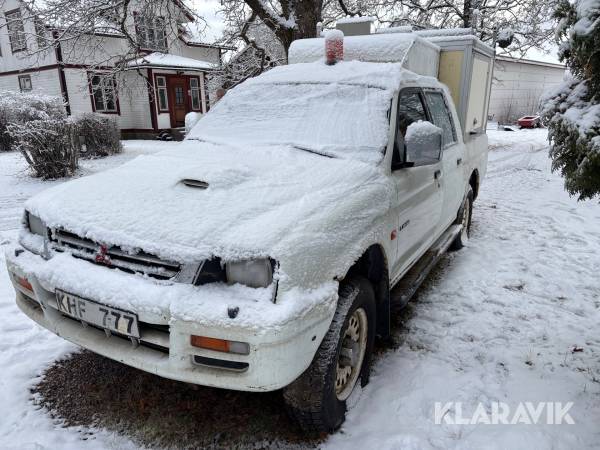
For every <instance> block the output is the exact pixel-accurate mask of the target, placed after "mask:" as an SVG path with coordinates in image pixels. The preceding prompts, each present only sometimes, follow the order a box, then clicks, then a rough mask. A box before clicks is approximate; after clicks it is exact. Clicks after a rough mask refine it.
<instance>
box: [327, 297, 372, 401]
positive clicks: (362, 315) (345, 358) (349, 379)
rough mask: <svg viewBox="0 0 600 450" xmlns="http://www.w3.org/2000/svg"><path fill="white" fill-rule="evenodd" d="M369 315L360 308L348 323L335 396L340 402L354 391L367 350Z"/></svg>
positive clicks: (339, 357) (338, 361) (339, 362)
mask: <svg viewBox="0 0 600 450" xmlns="http://www.w3.org/2000/svg"><path fill="white" fill-rule="evenodd" d="M367 331H368V321H367V313H366V312H365V310H364V309H363V308H358V309H356V311H354V313H352V316H350V320H349V321H348V326H347V328H346V330H345V332H344V336H343V338H342V348H341V350H340V353H339V355H338V360H337V367H336V378H335V394H336V396H337V398H338V400H340V401H344V400H346V399H347V398H348V397H350V394H351V393H352V391H353V390H354V386H355V385H356V382H357V381H358V378H359V376H360V370H361V368H362V363H363V360H364V358H365V353H366V349H367Z"/></svg>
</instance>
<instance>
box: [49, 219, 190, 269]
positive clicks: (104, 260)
mask: <svg viewBox="0 0 600 450" xmlns="http://www.w3.org/2000/svg"><path fill="white" fill-rule="evenodd" d="M50 242H51V245H52V248H53V249H54V250H55V251H58V252H64V251H68V252H70V253H71V254H72V255H73V256H74V257H76V258H81V259H85V260H86V261H90V262H92V263H94V264H98V265H103V266H107V267H110V268H114V269H120V270H123V271H125V272H128V273H140V274H143V275H147V276H149V277H152V278H157V279H159V280H169V279H171V278H173V277H175V275H177V274H178V273H179V271H180V269H181V265H180V264H179V263H176V262H172V261H165V260H164V259H161V258H159V257H157V256H154V255H151V254H149V253H146V252H144V251H139V252H137V253H135V254H129V253H127V252H125V251H123V250H122V249H121V248H120V247H116V246H113V247H107V248H106V249H105V252H104V253H102V255H101V258H98V256H99V251H100V249H101V244H99V243H97V242H94V241H92V240H91V239H86V238H82V237H79V236H77V235H76V234H74V233H71V232H68V231H66V230H54V232H53V233H51V238H50Z"/></svg>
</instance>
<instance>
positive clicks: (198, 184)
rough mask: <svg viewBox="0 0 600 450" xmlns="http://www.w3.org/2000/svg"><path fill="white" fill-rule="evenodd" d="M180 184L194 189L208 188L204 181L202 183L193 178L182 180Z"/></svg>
mask: <svg viewBox="0 0 600 450" xmlns="http://www.w3.org/2000/svg"><path fill="white" fill-rule="evenodd" d="M181 182H182V183H183V184H184V185H186V186H188V187H191V188H195V189H207V188H208V183H207V182H206V181H202V180H195V179H193V178H185V179H183V180H181Z"/></svg>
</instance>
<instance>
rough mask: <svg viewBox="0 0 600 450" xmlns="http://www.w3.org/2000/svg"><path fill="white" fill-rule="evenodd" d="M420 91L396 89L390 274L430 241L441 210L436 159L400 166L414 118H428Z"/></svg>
mask: <svg viewBox="0 0 600 450" xmlns="http://www.w3.org/2000/svg"><path fill="white" fill-rule="evenodd" d="M424 100H425V99H424V97H423V93H422V92H421V90H420V89H416V88H408V89H404V90H402V91H401V92H400V97H399V99H398V111H397V117H396V139H395V141H396V145H395V148H394V155H393V158H392V159H393V161H392V178H393V180H394V184H395V185H396V192H397V201H396V205H395V214H396V215H397V217H398V230H397V233H396V242H397V243H396V245H397V253H396V255H397V256H396V260H395V264H394V268H393V270H392V277H395V276H398V275H400V274H401V273H403V272H404V270H405V269H406V268H408V266H410V265H411V264H412V263H413V262H414V261H415V260H416V259H418V258H419V257H420V256H421V255H422V254H423V253H424V252H425V251H426V250H427V249H428V248H429V246H430V245H431V244H432V243H433V240H434V239H435V238H436V232H437V230H438V229H439V221H440V215H441V210H442V190H441V184H440V183H441V176H442V163H441V161H440V160H439V158H438V159H431V158H427V157H425V156H426V155H424V157H423V158H418V157H417V158H416V160H415V161H414V166H411V167H406V166H404V167H403V166H402V158H403V154H401V153H402V152H403V147H404V144H403V142H404V135H405V133H406V129H407V128H408V126H409V125H410V124H411V123H413V122H416V121H418V120H423V121H426V120H429V116H428V113H427V109H426V107H425V101H424Z"/></svg>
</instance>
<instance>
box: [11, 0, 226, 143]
mask: <svg viewBox="0 0 600 450" xmlns="http://www.w3.org/2000/svg"><path fill="white" fill-rule="evenodd" d="M173 2H174V5H175V7H174V8H171V9H170V13H169V15H168V16H166V17H170V18H172V21H174V22H176V23H172V24H169V23H165V22H166V20H165V18H164V17H160V16H156V17H148V16H147V15H144V16H141V15H136V11H135V8H136V4H138V5H139V3H137V2H136V1H135V0H134V1H132V2H131V8H132V12H133V14H131V20H130V23H128V26H130V27H132V29H133V30H134V32H135V35H136V36H137V39H138V42H140V43H141V44H142V45H141V46H142V47H143V48H144V51H143V52H142V53H141V54H140V56H139V57H138V58H134V59H131V60H128V61H123V60H122V59H120V58H119V56H122V55H125V54H127V48H128V47H127V41H126V39H125V38H124V36H123V35H119V34H118V33H114V32H110V33H105V32H102V31H98V32H95V33H93V35H90V36H87V37H86V39H83V40H81V39H80V40H77V41H69V42H61V43H60V45H57V46H56V47H55V48H54V49H50V50H48V51H45V52H41V53H39V52H38V53H37V54H35V55H32V53H36V50H37V49H39V48H43V47H44V45H43V39H53V37H54V36H57V34H56V33H57V31H55V30H53V29H52V28H51V27H50V26H48V25H46V26H45V27H44V26H43V25H42V26H40V24H39V23H38V21H36V20H33V19H31V18H30V17H31V15H30V14H28V10H27V9H26V5H25V4H24V3H22V2H21V0H5V1H3V2H2V3H0V8H2V9H1V10H0V90H21V91H34V92H40V93H44V94H50V95H59V96H62V97H63V98H64V99H65V101H66V105H67V112H68V113H69V114H74V115H75V114H80V113H84V112H96V113H102V114H110V115H112V116H114V117H115V118H116V120H117V122H118V124H119V126H120V128H121V132H122V134H123V136H124V137H137V138H142V137H151V136H153V135H156V134H157V133H158V132H160V131H161V130H169V129H172V128H178V127H181V126H183V125H184V118H185V114H186V113H188V112H190V111H196V112H200V113H205V112H206V111H207V110H208V108H209V93H208V88H207V82H206V76H207V73H209V72H210V71H212V70H215V69H217V68H219V67H220V65H221V52H222V50H223V49H224V48H225V47H222V46H219V45H212V44H204V43H201V42H197V41H195V40H194V39H193V38H192V36H191V35H190V33H188V32H186V29H187V28H186V26H187V25H188V24H189V23H190V22H192V21H193V20H194V18H193V16H192V15H191V14H190V13H189V11H188V10H187V9H186V8H185V7H184V6H183V5H182V4H181V3H180V2H179V0H173ZM171 6H172V5H171ZM173 11H175V13H173ZM3 25H4V26H3ZM40 28H41V30H40ZM173 29H174V30H177V32H176V33H168V32H167V30H173ZM40 40H41V42H40ZM83 41H85V42H83ZM117 63H118V64H120V65H121V66H124V67H125V71H116V70H115V69H114V66H115V64H117Z"/></svg>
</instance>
